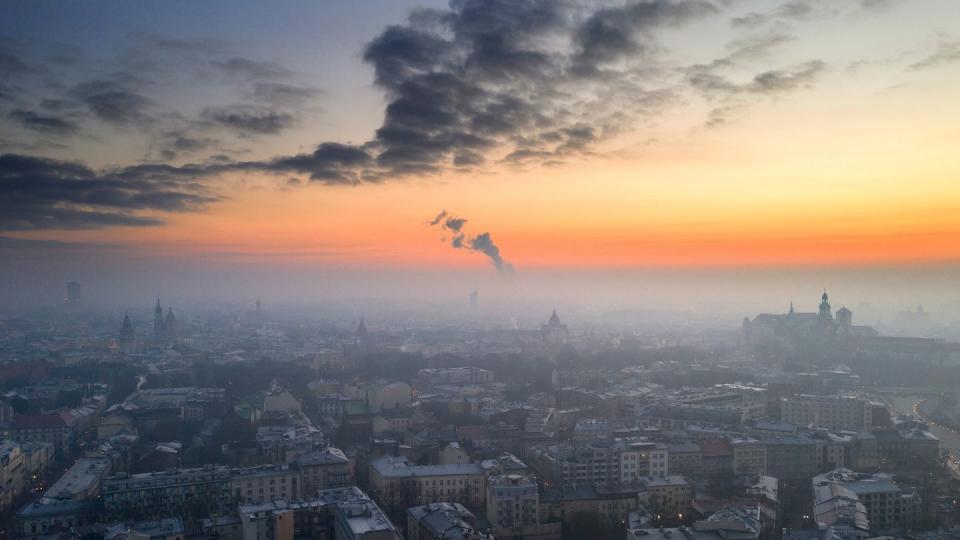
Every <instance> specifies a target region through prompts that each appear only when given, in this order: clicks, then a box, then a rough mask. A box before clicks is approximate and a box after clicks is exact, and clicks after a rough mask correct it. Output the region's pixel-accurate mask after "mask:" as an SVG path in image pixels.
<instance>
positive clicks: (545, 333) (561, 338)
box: [540, 310, 570, 345]
mask: <svg viewBox="0 0 960 540" xmlns="http://www.w3.org/2000/svg"><path fill="white" fill-rule="evenodd" d="M569 335H570V332H569V331H568V330H567V325H565V324H563V323H561V322H560V317H558V316H557V310H553V313H552V314H551V315H550V318H549V319H548V320H547V323H546V324H544V325H542V326H541V327H540V337H541V339H542V340H543V342H544V343H547V344H551V345H559V344H562V343H566V342H567V337H569Z"/></svg>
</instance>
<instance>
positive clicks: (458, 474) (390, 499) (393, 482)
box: [370, 456, 486, 511]
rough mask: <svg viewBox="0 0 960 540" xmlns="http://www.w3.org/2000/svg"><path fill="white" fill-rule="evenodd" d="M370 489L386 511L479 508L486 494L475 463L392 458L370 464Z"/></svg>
mask: <svg viewBox="0 0 960 540" xmlns="http://www.w3.org/2000/svg"><path fill="white" fill-rule="evenodd" d="M370 490H371V495H373V497H374V498H376V499H377V500H378V501H380V502H381V503H382V504H383V505H384V506H385V507H386V508H387V509H388V511H394V510H405V509H406V508H409V507H410V506H416V504H415V503H420V504H429V503H432V502H458V503H460V504H463V505H464V506H466V507H468V508H482V507H483V505H484V497H485V495H486V486H485V478H484V474H483V468H482V467H481V466H480V465H478V464H475V463H465V464H461V465H412V464H411V463H410V462H409V461H408V460H407V459H406V458H403V457H394V456H382V457H380V458H377V459H374V460H372V461H371V462H370ZM410 503H414V504H410Z"/></svg>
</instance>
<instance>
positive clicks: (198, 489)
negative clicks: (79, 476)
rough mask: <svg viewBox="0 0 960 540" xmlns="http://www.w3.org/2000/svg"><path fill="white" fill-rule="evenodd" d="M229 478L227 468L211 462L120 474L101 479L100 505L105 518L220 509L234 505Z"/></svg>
mask: <svg viewBox="0 0 960 540" xmlns="http://www.w3.org/2000/svg"><path fill="white" fill-rule="evenodd" d="M230 481H231V471H230V469H229V468H227V467H212V466H208V467H202V468H196V469H178V470H172V471H163V472H151V473H142V474H130V475H128V474H120V475H117V476H112V477H109V478H106V479H105V480H104V482H103V509H104V512H105V514H106V517H107V518H108V519H129V518H130V517H134V518H135V519H136V518H142V519H146V518H150V517H162V516H177V515H184V514H185V513H186V511H187V509H191V511H203V512H205V513H207V514H210V513H215V512H223V511H225V510H228V509H231V508H234V507H235V506H234V505H235V499H234V498H233V492H232V491H231V482H230Z"/></svg>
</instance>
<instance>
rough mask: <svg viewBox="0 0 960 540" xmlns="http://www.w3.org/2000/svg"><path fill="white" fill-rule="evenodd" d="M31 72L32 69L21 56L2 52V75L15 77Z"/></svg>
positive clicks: (0, 53) (0, 73)
mask: <svg viewBox="0 0 960 540" xmlns="http://www.w3.org/2000/svg"><path fill="white" fill-rule="evenodd" d="M28 71H30V67H29V66H27V64H26V62H24V61H23V60H21V59H20V57H19V56H17V55H15V54H13V53H11V52H7V51H2V50H0V75H4V76H14V75H19V74H23V73H26V72H28Z"/></svg>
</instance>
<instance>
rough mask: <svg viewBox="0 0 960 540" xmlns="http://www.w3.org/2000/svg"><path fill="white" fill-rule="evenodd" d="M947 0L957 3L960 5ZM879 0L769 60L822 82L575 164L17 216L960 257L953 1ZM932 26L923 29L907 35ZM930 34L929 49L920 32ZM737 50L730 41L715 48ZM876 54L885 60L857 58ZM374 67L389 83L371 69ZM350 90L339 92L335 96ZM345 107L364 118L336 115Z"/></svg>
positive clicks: (305, 129)
mask: <svg viewBox="0 0 960 540" xmlns="http://www.w3.org/2000/svg"><path fill="white" fill-rule="evenodd" d="M755 3H757V4H762V3H761V2H755ZM934 4H935V5H937V6H940V9H941V10H942V11H941V12H943V13H949V10H951V9H956V5H957V4H956V3H948V2H931V5H934ZM932 13H933V12H932ZM871 16H872V17H875V19H871V20H872V21H873V22H872V23H870V24H872V25H873V26H870V27H868V28H866V29H861V31H860V34H857V35H847V34H843V33H839V32H838V31H831V26H830V24H832V23H829V22H824V23H821V24H819V25H808V26H802V25H803V23H802V22H799V23H797V25H798V26H797V29H796V30H797V32H795V33H797V34H804V33H805V34H804V35H803V36H802V39H801V40H798V41H792V42H791V43H795V45H794V47H793V49H789V50H787V51H785V52H783V53H782V56H778V57H776V58H774V59H773V60H775V62H774V61H770V62H767V59H764V58H761V60H763V62H761V63H763V64H764V65H763V66H762V67H760V66H758V67H756V68H751V69H753V70H754V71H760V70H761V69H765V68H766V67H767V65H766V64H768V63H769V64H770V65H772V66H789V65H794V64H796V63H798V62H802V61H805V60H809V59H811V58H821V57H823V58H825V59H826V61H827V63H829V64H830V68H829V69H828V70H826V73H825V74H824V75H823V76H822V78H821V79H820V80H818V81H817V83H816V84H815V85H813V84H811V85H810V87H809V88H807V87H804V88H802V89H800V90H798V91H797V92H796V93H793V94H791V95H789V96H784V97H773V98H770V99H767V98H766V97H764V98H757V100H756V103H744V104H740V105H739V106H740V107H742V110H740V112H739V113H738V114H737V117H736V118H735V120H734V121H733V122H732V123H730V124H729V125H726V126H723V127H721V128H707V127H704V123H703V120H704V116H705V113H706V111H708V110H709V109H710V108H711V107H714V106H716V104H715V103H704V102H702V101H703V100H701V101H697V99H694V98H693V97H689V96H687V97H685V98H684V99H686V100H687V101H684V102H683V103H680V104H678V105H677V106H676V107H675V108H673V109H670V110H669V111H667V112H666V113H665V114H664V115H663V116H662V117H661V118H657V119H656V120H652V121H650V122H649V123H648V124H643V125H640V124H641V123H640V122H638V125H637V126H632V127H631V128H630V129H625V130H624V133H622V134H621V135H619V136H618V137H614V138H612V139H607V140H604V141H603V142H601V143H600V144H599V145H598V146H597V148H595V149H592V150H591V153H587V154H584V155H578V156H575V157H572V158H570V159H568V160H567V162H566V163H564V164H561V165H556V166H547V165H540V166H533V167H531V168H529V169H526V170H519V169H515V168H511V167H507V166H503V165H494V166H492V167H489V168H488V169H487V170H484V171H482V172H470V173H457V172H454V171H450V172H446V173H443V174H440V175H433V176H424V177H406V178H399V179H390V180H388V181H387V182H385V183H383V184H368V185H363V186H360V187H330V186H323V185H308V186H304V187H288V186H287V185H286V180H287V177H286V176H277V177H271V176H264V175H259V176H258V175H247V176H240V175H231V176H228V177H224V178H221V179H220V180H219V181H218V183H216V184H215V186H214V188H213V190H214V191H215V192H217V193H219V194H221V195H222V196H223V197H224V200H223V201H221V202H219V203H216V204H213V205H211V206H210V207H209V208H207V209H205V210H204V211H201V212H196V213H183V214H157V213H154V214H150V213H149V212H147V213H146V215H155V216H158V217H162V218H163V219H165V220H166V221H167V223H166V225H163V226H159V227H141V228H122V227H121V228H109V229H96V230H85V231H49V230H38V231H32V232H13V233H9V235H11V236H19V237H23V238H36V239H56V240H64V241H77V242H97V243H119V244H123V245H129V246H132V247H135V248H138V249H143V250H144V251H146V252H150V253H162V254H172V255H182V256H191V257H198V258H201V259H202V258H204V257H210V258H217V257H230V258H231V260H236V261H244V260H254V259H256V260H271V261H276V262H277V263H290V264H295V263H298V262H301V261H318V260H319V261H323V262H325V263H329V264H330V265H333V266H346V267H351V266H357V267H364V268H374V269H376V268H381V267H383V268H388V267H414V268H420V267H424V268H426V267H465V268H481V267H485V266H487V265H488V262H487V261H486V259H485V258H484V257H483V256H481V255H479V254H477V253H471V252H468V251H464V250H455V249H452V248H451V247H450V246H449V245H448V244H447V243H445V242H443V241H442V239H441V238H442V236H443V233H442V231H440V230H438V229H437V228H431V227H429V226H428V225H427V223H426V222H427V221H428V220H429V219H430V218H431V217H433V216H434V215H436V214H437V213H438V212H439V211H440V210H444V209H445V210H447V211H448V212H450V213H452V214H454V215H457V216H461V217H464V218H466V219H467V220H468V223H467V227H468V230H469V231H470V233H471V234H478V233H481V232H489V233H490V234H491V235H492V237H493V239H494V240H495V241H496V243H497V244H498V245H499V246H500V248H501V250H502V253H503V255H504V257H505V258H506V260H507V261H509V262H510V263H512V264H513V265H514V266H515V267H516V268H517V269H518V270H519V271H522V269H524V268H547V269H549V268H607V267H615V268H631V267H637V268H641V267H670V266H679V267H697V266H718V265H719V266H758V265H765V266H770V265H773V266H778V265H779V266H797V265H803V266H807V265H833V264H864V263H914V262H917V263H919V262H930V261H955V260H960V150H958V149H960V100H958V99H957V97H956V96H957V88H960V69H957V66H958V65H960V64H952V65H945V66H942V67H938V68H936V69H927V70H923V71H921V70H911V69H910V68H909V66H910V64H911V62H915V61H916V60H917V59H918V58H919V57H922V56H923V55H924V54H927V52H925V51H928V49H930V48H931V47H935V44H936V43H937V40H941V39H945V38H943V37H942V36H940V34H936V33H935V32H934V31H935V30H936V28H935V27H936V26H937V24H938V21H937V20H934V19H936V17H932V18H931V20H930V21H927V26H925V27H924V28H923V29H922V30H923V31H922V36H921V35H920V34H921V30H918V29H916V28H915V27H911V26H910V25H908V24H899V22H900V17H901V15H897V14H896V13H891V14H888V15H883V14H880V15H871ZM902 16H904V17H906V16H911V17H918V15H916V14H903V15H902ZM848 22H849V21H847V22H844V21H840V22H838V23H837V24H839V25H840V26H841V27H842V26H843V25H845V24H847V23H848ZM711 24H714V23H711ZM715 24H716V26H715V27H714V26H710V27H708V28H707V31H708V33H709V32H715V33H717V32H721V30H722V31H723V32H730V29H729V25H728V24H727V22H726V20H725V19H724V20H720V21H718V22H716V23H715ZM914 26H916V25H914ZM717 28H720V29H721V30H717ZM835 30H836V29H835ZM913 31H916V33H917V34H918V36H913V35H910V36H908V37H909V38H910V39H907V38H906V37H904V36H905V35H906V33H907V32H913ZM894 32H896V34H894ZM887 36H891V37H894V38H896V37H898V38H899V39H900V42H897V43H891V42H892V40H891V39H887ZM924 36H925V37H924ZM936 36H940V37H936ZM708 37H709V36H708ZM733 37H738V38H739V37H742V36H733ZM921 38H924V39H926V41H922V39H921ZM791 39H795V37H794V38H791ZM804 39H805V40H806V41H803V40H804ZM678 40H679V41H680V42H682V43H681V45H686V49H685V50H683V51H682V52H681V53H677V56H683V60H684V62H686V63H693V62H694V61H695V60H697V59H698V57H697V56H696V54H698V53H702V51H701V50H700V49H702V48H703V47H704V45H703V44H702V42H701V40H700V39H699V35H691V36H686V37H685V38H678ZM726 42H727V41H726V40H721V41H719V42H718V43H726ZM730 43H732V42H730ZM914 43H918V45H916V47H915V49H914V50H911V49H910V48H909V47H907V45H908V44H909V45H911V46H913V45H912V44H914ZM673 45H676V44H673ZM894 45H896V46H894ZM843 47H847V49H849V50H847V49H843ZM883 47H886V48H883ZM922 47H927V48H926V49H923V48H922ZM835 49H836V51H835ZM839 49H843V50H839ZM724 50H727V49H724V46H722V45H717V46H716V47H715V48H714V50H711V51H710V53H711V54H713V55H714V56H716V55H717V54H718V53H717V51H724ZM916 51H919V52H916ZM778 54H779V53H778ZM911 54H912V55H913V56H910V55H911ZM684 55H686V56H684ZM831 55H833V56H831ZM871 55H872V56H871ZM687 56H689V57H691V58H689V59H688V58H687ZM349 58H353V57H349ZM708 58H709V57H708ZM864 58H866V59H867V60H870V62H869V63H867V64H866V66H867V67H863V68H861V69H860V70H859V71H856V72H855V71H854V70H852V69H849V68H848V66H849V65H851V63H852V62H853V61H855V60H863V59H864ZM353 59H354V60H356V59H355V58H353ZM362 73H364V76H369V75H368V74H366V72H362ZM750 73H753V71H751V72H750ZM746 80H747V81H749V80H750V78H749V76H748V77H747V78H746ZM317 82H318V83H323V82H325V80H323V79H320V80H318V81H317ZM361 83H363V84H361ZM356 85H357V87H358V88H359V87H361V86H363V88H365V89H366V90H365V91H368V90H370V88H371V87H370V85H369V83H368V81H366V80H364V81H360V82H357V83H356ZM349 97H350V96H349V95H344V92H341V93H340V94H336V93H335V92H334V93H333V95H332V96H331V97H329V99H330V100H333V101H334V102H336V103H339V102H338V101H337V100H345V99H346V100H349ZM367 98H369V95H366V94H365V98H364V99H367ZM318 99H321V98H318ZM322 99H328V98H326V97H324V98H322ZM378 99H380V96H378V95H374V98H372V99H369V101H374V102H376V100H378ZM375 104H376V106H377V107H379V106H380V103H379V102H376V103H375ZM364 105H365V107H359V106H358V107H357V110H360V111H362V114H353V113H352V112H351V111H352V109H350V108H348V107H345V108H343V110H340V111H339V112H338V111H337V110H336V109H334V108H331V110H332V112H331V113H330V114H329V116H324V117H323V121H322V122H318V123H317V124H316V127H315V128H314V127H313V125H312V124H309V123H308V122H302V123H301V124H299V125H298V128H297V129H298V130H299V131H298V132H297V133H296V135H297V137H298V138H294V137H293V136H292V135H291V136H290V138H289V139H288V140H287V139H284V138H283V136H279V137H277V138H273V139H270V140H269V143H264V146H263V147H258V148H256V149H255V150H254V151H253V153H254V155H255V156H256V157H257V158H259V159H265V158H269V157H270V156H272V155H275V154H278V153H282V152H286V153H293V152H301V151H304V149H305V148H306V149H309V148H311V145H312V144H315V143H316V142H317V141H324V140H338V141H339V140H361V141H362V140H363V139H364V137H366V136H369V134H370V133H373V132H374V130H375V129H376V127H377V125H378V124H377V123H378V122H379V118H377V116H378V112H379V109H377V110H376V111H374V112H371V110H370V107H369V103H366V102H364ZM324 114H326V113H324ZM338 115H339V116H338ZM358 118H359V119H362V120H363V121H364V122H366V123H364V124H363V125H360V123H358V120H357V119H358ZM367 124H369V125H367ZM344 125H349V130H350V131H349V133H347V135H349V136H347V135H344V134H343V133H341V132H331V130H332V129H333V128H330V126H344ZM338 129H339V128H338ZM365 134H366V135H365ZM78 144H80V145H82V144H86V143H78ZM117 148H119V147H112V146H111V147H110V148H102V149H100V150H99V151H100V152H101V154H96V153H91V154H90V156H92V157H91V159H96V158H97V157H102V156H103V155H109V156H110V159H107V158H103V159H101V160H100V161H101V162H102V163H111V162H120V161H122V160H119V159H114V157H113V154H112V153H111V152H115V151H116V149H117ZM80 150H83V148H82V146H81V147H80ZM78 152H79V150H78ZM244 159H246V157H244ZM251 159H253V158H251ZM111 160H113V161H111Z"/></svg>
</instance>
